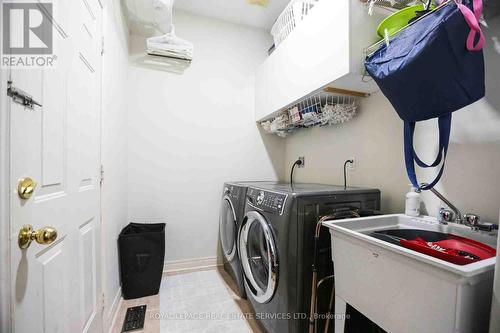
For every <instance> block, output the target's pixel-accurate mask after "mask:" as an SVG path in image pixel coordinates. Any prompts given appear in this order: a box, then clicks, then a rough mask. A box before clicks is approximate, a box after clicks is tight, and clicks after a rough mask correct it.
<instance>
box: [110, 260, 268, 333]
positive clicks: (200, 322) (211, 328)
mask: <svg viewBox="0 0 500 333" xmlns="http://www.w3.org/2000/svg"><path fill="white" fill-rule="evenodd" d="M231 286H232V282H231V280H230V278H229V276H228V275H227V273H226V272H224V271H223V270H222V269H210V270H203V271H195V272H187V273H178V274H172V275H166V276H164V278H163V280H162V283H161V287H160V293H159V295H155V296H149V297H143V298H138V299H133V300H124V301H123V302H122V303H121V305H120V309H119V310H118V313H117V316H116V319H115V322H114V325H113V328H112V330H111V332H112V333H119V332H121V328H122V325H123V320H124V318H125V313H126V311H127V308H128V307H131V306H138V305H143V304H146V305H147V313H146V320H145V323H144V329H143V330H139V331H134V332H144V333H159V332H161V333H177V332H179V333H181V332H182V333H184V332H199V333H208V332H214V333H216V332H235V333H251V332H255V333H260V332H261V329H260V328H259V325H258V323H257V322H255V321H254V320H252V319H251V318H248V315H245V314H248V313H251V309H250V306H249V303H248V302H247V301H246V300H243V299H241V298H239V297H238V296H237V295H236V294H235V293H234V292H233V291H232V289H231Z"/></svg>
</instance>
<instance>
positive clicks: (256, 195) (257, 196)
mask: <svg viewBox="0 0 500 333" xmlns="http://www.w3.org/2000/svg"><path fill="white" fill-rule="evenodd" d="M286 197H287V195H286V194H282V193H275V192H269V191H264V190H259V189H257V188H249V189H248V191H247V200H248V201H249V202H250V204H251V205H252V206H254V207H256V208H259V209H262V210H263V211H266V212H271V213H275V214H279V215H281V214H282V213H283V208H284V206H285V201H286Z"/></svg>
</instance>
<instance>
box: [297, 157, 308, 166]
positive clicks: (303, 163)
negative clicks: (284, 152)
mask: <svg viewBox="0 0 500 333" xmlns="http://www.w3.org/2000/svg"><path fill="white" fill-rule="evenodd" d="M298 160H299V161H301V162H302V163H301V164H300V165H299V168H303V167H305V166H306V158H305V157H304V156H300V157H299V158H298Z"/></svg>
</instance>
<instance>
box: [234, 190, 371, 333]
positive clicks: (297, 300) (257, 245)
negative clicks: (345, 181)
mask: <svg viewBox="0 0 500 333" xmlns="http://www.w3.org/2000/svg"><path fill="white" fill-rule="evenodd" d="M345 207H347V208H349V209H357V210H359V211H369V210H373V211H375V210H379V209H380V191H379V190H377V189H363V188H347V189H344V187H340V186H330V185H321V184H295V185H294V186H293V187H291V186H290V184H267V185H265V184H261V185H258V186H249V187H248V189H247V194H246V204H245V217H244V219H243V222H242V224H241V227H240V231H239V238H238V248H239V253H240V258H241V264H242V267H243V273H244V285H245V291H246V294H247V298H248V300H249V301H250V303H251V305H252V307H253V309H254V311H255V316H256V318H257V320H258V321H260V323H261V324H262V326H263V327H264V329H265V330H266V331H268V332H272V333H299V332H300V333H303V332H307V331H308V325H309V322H308V318H309V307H310V299H311V284H312V260H313V254H314V230H315V227H316V224H317V222H318V220H319V219H320V218H321V217H323V216H328V215H331V214H332V212H334V211H336V210H341V209H344V208H345ZM330 246H331V245H330V237H329V232H328V231H327V230H323V233H322V236H321V237H320V242H319V251H318V252H317V253H319V254H318V258H317V263H319V265H318V266H319V273H320V277H321V276H329V275H332V274H333V265H332V262H331V251H330ZM318 293H319V294H320V295H319V296H322V295H323V294H324V295H323V296H326V295H327V296H326V297H319V298H318V309H319V310H320V311H319V312H320V313H321V311H322V310H321V309H322V308H323V309H324V306H325V305H324V304H326V306H327V307H328V303H329V298H330V294H331V288H330V289H329V291H328V292H327V291H320V292H318ZM332 326H333V325H332ZM318 331H322V330H318Z"/></svg>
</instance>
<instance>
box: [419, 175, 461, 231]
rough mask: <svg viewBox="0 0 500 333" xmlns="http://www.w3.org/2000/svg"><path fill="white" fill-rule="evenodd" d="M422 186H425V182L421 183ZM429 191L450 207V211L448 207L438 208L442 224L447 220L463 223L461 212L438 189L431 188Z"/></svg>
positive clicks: (446, 222)
mask: <svg viewBox="0 0 500 333" xmlns="http://www.w3.org/2000/svg"><path fill="white" fill-rule="evenodd" d="M422 186H427V184H425V183H424V184H422ZM431 192H432V193H434V195H435V196H436V197H438V198H439V199H440V200H441V201H442V202H444V203H445V204H446V206H448V207H450V209H451V211H450V210H448V209H444V208H441V209H440V210H439V222H440V223H442V224H448V222H453V223H458V224H464V220H463V216H462V212H461V211H460V210H459V209H458V208H457V207H455V205H454V204H452V203H451V202H450V201H449V200H448V199H446V198H445V197H444V195H442V194H441V193H440V192H439V191H438V190H436V189H435V188H431Z"/></svg>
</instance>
